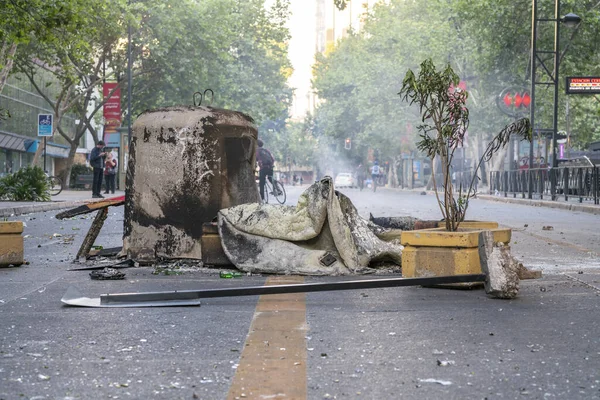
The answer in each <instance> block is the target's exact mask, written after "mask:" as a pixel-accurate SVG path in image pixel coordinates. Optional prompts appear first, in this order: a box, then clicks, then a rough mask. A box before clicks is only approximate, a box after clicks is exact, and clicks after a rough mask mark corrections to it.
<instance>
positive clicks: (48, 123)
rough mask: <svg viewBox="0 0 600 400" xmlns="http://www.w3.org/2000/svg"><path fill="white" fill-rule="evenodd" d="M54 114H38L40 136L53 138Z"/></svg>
mask: <svg viewBox="0 0 600 400" xmlns="http://www.w3.org/2000/svg"><path fill="white" fill-rule="evenodd" d="M52 121H53V119H52V114H38V134H37V135H38V136H45V137H52V132H53V131H54V130H53V129H52V128H53V124H52Z"/></svg>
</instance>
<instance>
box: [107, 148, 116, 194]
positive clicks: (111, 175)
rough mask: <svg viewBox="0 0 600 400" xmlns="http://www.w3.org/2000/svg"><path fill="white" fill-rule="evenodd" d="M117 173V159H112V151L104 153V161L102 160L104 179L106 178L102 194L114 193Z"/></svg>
mask: <svg viewBox="0 0 600 400" xmlns="http://www.w3.org/2000/svg"><path fill="white" fill-rule="evenodd" d="M116 174H117V160H115V159H114V156H113V154H112V153H110V152H109V153H107V154H106V161H105V162H104V180H106V185H105V188H106V190H105V191H104V194H108V192H111V193H112V194H115V176H116Z"/></svg>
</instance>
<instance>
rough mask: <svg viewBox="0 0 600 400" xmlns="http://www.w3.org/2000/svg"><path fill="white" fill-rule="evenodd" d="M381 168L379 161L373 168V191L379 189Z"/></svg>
mask: <svg viewBox="0 0 600 400" xmlns="http://www.w3.org/2000/svg"><path fill="white" fill-rule="evenodd" d="M379 174H380V168H379V161H375V162H374V163H373V166H372V167H371V178H372V180H373V191H375V190H376V189H377V179H378V178H379Z"/></svg>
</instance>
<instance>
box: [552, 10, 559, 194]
mask: <svg viewBox="0 0 600 400" xmlns="http://www.w3.org/2000/svg"><path fill="white" fill-rule="evenodd" d="M554 19H555V22H554V114H553V116H552V118H553V121H552V171H550V194H551V195H552V200H556V175H557V171H556V168H557V167H558V158H557V154H556V147H557V144H556V135H557V132H558V67H559V64H560V54H559V51H558V49H559V45H560V42H559V37H560V35H559V34H560V0H556V3H555V4H554Z"/></svg>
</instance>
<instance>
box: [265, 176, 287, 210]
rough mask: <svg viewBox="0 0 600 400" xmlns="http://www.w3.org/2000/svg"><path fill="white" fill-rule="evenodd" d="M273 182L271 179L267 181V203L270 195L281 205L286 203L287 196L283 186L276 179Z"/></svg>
mask: <svg viewBox="0 0 600 400" xmlns="http://www.w3.org/2000/svg"><path fill="white" fill-rule="evenodd" d="M272 180H273V183H271V180H270V179H268V178H267V179H265V203H268V202H269V195H272V196H274V197H275V200H277V202H278V203H279V204H283V203H285V200H286V194H285V188H284V187H283V184H282V183H281V182H279V181H278V180H276V179H274V178H272Z"/></svg>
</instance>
